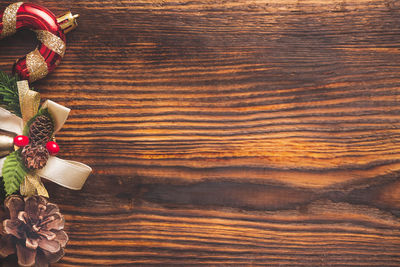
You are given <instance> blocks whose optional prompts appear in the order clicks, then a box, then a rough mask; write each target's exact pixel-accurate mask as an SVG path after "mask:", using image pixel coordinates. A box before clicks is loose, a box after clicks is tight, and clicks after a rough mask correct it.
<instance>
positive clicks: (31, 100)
mask: <svg viewBox="0 0 400 267" xmlns="http://www.w3.org/2000/svg"><path fill="white" fill-rule="evenodd" d="M17 87H18V96H19V105H20V107H21V114H22V120H23V122H24V125H26V123H27V122H28V121H29V120H30V119H31V118H32V117H33V116H35V115H36V113H37V112H38V109H39V105H40V94H39V93H38V92H35V91H33V90H31V89H29V84H28V81H19V82H17ZM20 191H21V195H23V196H33V195H36V194H37V195H41V196H44V197H49V194H48V193H47V190H46V188H45V187H44V185H43V183H42V181H41V180H40V177H39V176H38V175H37V174H27V175H26V176H25V179H24V181H23V182H22V183H21V185H20Z"/></svg>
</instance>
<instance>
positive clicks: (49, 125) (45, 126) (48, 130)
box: [29, 115, 54, 144]
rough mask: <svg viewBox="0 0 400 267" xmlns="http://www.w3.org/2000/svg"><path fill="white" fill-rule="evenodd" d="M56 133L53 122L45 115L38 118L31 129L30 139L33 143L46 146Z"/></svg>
mask: <svg viewBox="0 0 400 267" xmlns="http://www.w3.org/2000/svg"><path fill="white" fill-rule="evenodd" d="M53 131H54V125H53V121H52V120H51V119H50V118H49V117H47V116H44V115H41V116H37V117H36V119H35V121H33V122H32V123H31V125H30V127H29V139H30V140H31V142H32V143H37V144H46V143H47V142H48V141H50V138H51V135H52V134H53Z"/></svg>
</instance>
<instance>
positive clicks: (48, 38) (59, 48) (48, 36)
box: [35, 30, 66, 57]
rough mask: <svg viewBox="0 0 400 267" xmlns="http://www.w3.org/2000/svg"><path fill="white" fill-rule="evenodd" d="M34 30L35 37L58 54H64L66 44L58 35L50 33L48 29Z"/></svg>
mask: <svg viewBox="0 0 400 267" xmlns="http://www.w3.org/2000/svg"><path fill="white" fill-rule="evenodd" d="M35 32H36V37H37V39H38V40H39V41H40V42H42V43H43V44H44V45H45V46H47V47H48V48H49V49H50V50H52V51H53V52H55V53H57V54H59V55H60V56H61V57H63V56H64V54H65V48H66V46H65V43H64V42H63V40H61V38H60V37H58V36H56V35H54V34H52V33H51V32H49V31H42V30H37V31H35Z"/></svg>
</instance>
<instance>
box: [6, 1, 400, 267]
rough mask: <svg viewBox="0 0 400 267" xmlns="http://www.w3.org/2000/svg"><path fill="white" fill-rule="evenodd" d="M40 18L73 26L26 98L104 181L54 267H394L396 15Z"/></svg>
mask: <svg viewBox="0 0 400 267" xmlns="http://www.w3.org/2000/svg"><path fill="white" fill-rule="evenodd" d="M33 2H35V3H40V4H42V5H44V6H47V7H48V8H49V9H50V10H52V11H53V12H54V13H56V14H62V13H63V12H64V11H68V10H71V11H73V12H74V13H79V14H80V15H81V17H80V18H79V27H78V29H76V30H75V31H74V32H71V33H69V34H68V36H67V38H68V46H67V53H66V56H65V58H64V60H63V62H62V64H61V65H60V66H59V67H58V68H57V69H56V71H55V73H53V74H51V75H49V76H48V77H47V78H45V79H44V80H41V81H39V82H36V83H35V84H34V87H35V88H37V89H39V91H40V92H41V93H42V97H43V98H47V99H52V100H54V101H56V102H59V103H60V104H63V105H66V106H68V107H70V108H71V109H72V113H71V116H70V118H69V120H68V121H67V124H66V125H65V126H64V128H63V129H62V131H61V132H60V133H59V135H58V136H57V141H58V142H59V144H60V146H61V148H62V152H61V153H60V154H59V155H60V157H63V158H67V159H74V160H78V161H81V162H85V163H87V164H89V165H91V166H92V167H93V169H94V172H93V174H92V175H91V176H90V177H89V179H88V181H87V183H86V184H85V186H84V188H83V190H81V191H71V190H68V189H65V188H62V187H60V186H57V185H55V184H50V183H48V184H47V188H48V190H49V192H50V195H51V199H52V201H53V202H55V203H58V204H59V205H60V207H61V209H62V211H63V213H64V214H65V217H66V220H67V223H66V229H67V231H68V233H69V236H70V242H69V246H68V248H67V251H66V256H65V257H64V259H63V260H62V261H61V262H60V263H59V264H56V265H55V266H132V265H154V266H159V265H161V266H175V265H192V264H194V265H228V266H229V265H235V266H246V265H254V266H255V265H272V266H275V265H280V266H286V265H287V266H297V265H304V266H336V265H341V266H351V265H354V266H362V265H365V266H400V220H399V216H400V180H399V177H400V105H399V104H400V75H399V74H400V50H399V49H400V2H399V1H394V0H387V1H381V0H337V1H325V0H303V1H300V0H296V1H295V0H278V1H277V0H274V1H272V0H266V1H264V0H259V1H258V0H257V1H256V0H238V1H222V0H208V1H189V0H179V1H172V0H171V1H169V0H148V1H146V0H137V1H128V0H126V1H117V0H105V1H82V0H76V1H55V0H53V1H33ZM7 4H9V2H8V1H0V8H1V9H3V8H4V7H5V6H6V5H7ZM35 42H36V41H35V37H34V35H33V34H32V33H30V32H28V31H26V32H21V33H19V34H17V35H15V36H13V37H10V38H8V39H6V40H2V41H0V68H1V69H3V70H7V71H9V70H10V69H11V66H12V63H13V62H14V60H15V59H17V58H18V57H20V56H22V55H23V54H25V53H27V52H29V51H30V50H31V49H32V48H33V47H34V46H35Z"/></svg>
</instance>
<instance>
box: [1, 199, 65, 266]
mask: <svg viewBox="0 0 400 267" xmlns="http://www.w3.org/2000/svg"><path fill="white" fill-rule="evenodd" d="M4 204H5V206H6V207H7V209H8V211H9V216H10V219H6V220H4V221H3V228H4V231H5V233H6V235H3V236H2V238H1V241H0V247H1V248H2V249H1V250H0V251H1V254H2V255H3V257H4V256H8V255H10V254H13V253H14V251H15V250H16V252H17V255H18V264H19V265H21V266H33V265H35V266H48V264H49V263H54V262H57V261H58V260H59V259H61V258H62V256H63V255H64V248H65V245H66V244H67V242H68V236H67V234H66V233H65V232H64V231H63V228H64V217H63V216H62V215H61V213H60V211H59V209H58V207H57V205H55V204H52V203H49V202H48V201H47V199H45V198H44V197H41V196H32V197H28V198H26V199H25V201H24V199H23V198H22V197H20V196H17V195H11V196H9V197H8V198H7V199H6V200H5V202H4Z"/></svg>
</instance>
